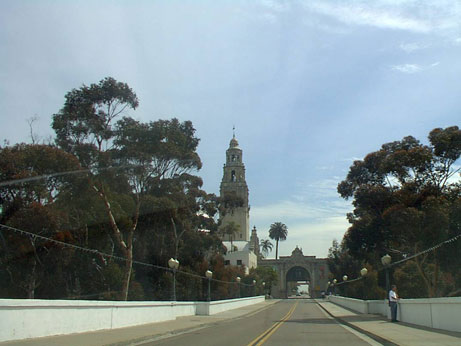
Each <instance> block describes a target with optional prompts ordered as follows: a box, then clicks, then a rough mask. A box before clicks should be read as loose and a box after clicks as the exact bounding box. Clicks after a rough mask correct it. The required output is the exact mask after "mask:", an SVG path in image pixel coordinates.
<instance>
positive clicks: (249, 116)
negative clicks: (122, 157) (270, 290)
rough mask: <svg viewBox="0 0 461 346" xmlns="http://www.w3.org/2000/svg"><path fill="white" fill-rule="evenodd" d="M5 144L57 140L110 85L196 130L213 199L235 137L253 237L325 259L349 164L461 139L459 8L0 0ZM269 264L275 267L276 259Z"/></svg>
mask: <svg viewBox="0 0 461 346" xmlns="http://www.w3.org/2000/svg"><path fill="white" fill-rule="evenodd" d="M0 49H1V54H0V121H1V126H0V141H1V143H2V144H3V143H4V142H5V141H8V142H9V143H10V144H15V143H18V142H30V139H31V137H30V127H29V123H28V122H29V121H30V120H31V119H36V120H34V121H33V126H32V128H33V133H34V136H35V137H36V138H39V139H40V140H41V141H48V140H49V139H50V138H52V137H53V135H54V134H53V131H52V129H51V127H50V125H51V117H52V115H53V114H54V113H57V112H58V111H59V110H60V109H61V107H62V106H63V103H64V95H65V94H66V93H67V92H68V91H70V90H72V89H73V88H79V87H81V86H82V85H83V84H85V85H89V84H91V83H97V82H99V81H100V80H101V79H103V78H105V77H108V76H111V77H113V78H115V79H116V80H118V81H121V82H125V83H127V84H128V85H129V86H130V87H131V88H132V89H133V90H134V91H135V92H136V94H137V95H138V97H139V101H140V105H139V107H138V108H137V109H136V111H133V112H130V113H129V115H130V116H132V117H133V118H135V119H137V120H140V121H145V122H148V121H155V120H157V119H171V118H173V117H176V118H178V119H180V120H181V121H184V120H191V121H192V122H193V124H194V127H195V128H196V130H197V132H196V135H197V137H199V138H200V139H201V141H200V145H199V149H198V151H199V154H200V157H201V159H202V162H203V168H202V169H201V170H200V172H199V173H198V175H200V176H201V177H202V178H203V180H204V189H205V190H206V191H207V192H209V193H216V194H218V193H219V184H220V181H221V179H222V173H223V171H222V167H223V164H224V162H225V151H226V149H227V148H228V146H229V141H230V139H231V138H232V128H233V126H234V125H235V127H236V130H235V131H236V137H237V139H238V141H239V144H240V147H241V148H242V149H243V160H244V163H245V166H246V179H247V183H248V186H249V190H250V204H251V210H250V223H251V227H253V225H255V226H256V228H257V229H258V236H259V238H260V239H261V238H267V237H268V229H269V227H270V225H271V224H272V223H273V222H277V221H280V222H283V223H285V224H286V225H287V227H288V238H287V240H286V241H284V242H281V243H280V244H279V254H280V255H290V254H291V251H292V250H293V249H294V248H295V247H296V246H299V247H301V248H302V250H303V252H304V255H314V256H317V257H325V256H327V254H328V249H329V247H330V246H331V244H332V241H333V239H336V240H338V241H340V240H341V239H342V237H343V235H344V233H345V231H346V230H347V228H348V223H347V221H346V213H348V212H350V211H351V210H352V206H351V204H350V201H345V200H342V199H341V198H340V197H339V195H338V194H337V192H336V187H337V185H338V183H339V182H340V181H341V180H343V179H344V178H345V177H346V175H347V171H348V168H349V166H350V165H351V164H352V162H353V161H354V160H357V159H362V158H363V157H364V156H365V155H366V154H367V153H369V152H372V151H375V150H378V149H379V148H380V147H381V145H382V144H384V143H387V142H390V141H395V140H400V139H402V138H403V137H404V136H407V135H412V136H414V137H416V138H418V139H419V140H421V141H422V142H425V143H426V142H427V135H428V133H429V132H430V131H431V130H432V129H434V128H437V127H442V128H444V127H447V126H453V125H458V126H459V125H460V124H459V123H460V119H461V118H460V110H461V97H460V96H461V83H460V82H459V80H460V78H459V77H460V76H461V62H460V57H461V2H460V1H455V0H450V1H444V0H435V1H431V0H426V1H416V0H414V1H410V0H408V1H405V0H376V1H339V0H338V1H333V0H331V1H325V0H321V1H319V0H306V1H301V0H290V1H276V0H274V1H269V0H259V1H258V0H248V1H239V0H232V1H231V0H228V1H219V0H213V1H211V0H210V1H200V0H196V1H191V0H189V1H185V0H184V1H179V0H164V1H147V0H146V1H136V0H132V1H97V2H95V1H85V0H81V1H71V0H68V1H58V0H54V1H51V0H49V1H45V0H42V1H31V0H27V1H26V0H14V1H8V0H3V1H1V2H0ZM274 255H275V251H273V252H272V253H271V254H270V255H269V257H273V256H274Z"/></svg>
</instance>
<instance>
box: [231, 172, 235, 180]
mask: <svg viewBox="0 0 461 346" xmlns="http://www.w3.org/2000/svg"><path fill="white" fill-rule="evenodd" d="M231 181H232V182H234V181H235V171H232V172H231Z"/></svg>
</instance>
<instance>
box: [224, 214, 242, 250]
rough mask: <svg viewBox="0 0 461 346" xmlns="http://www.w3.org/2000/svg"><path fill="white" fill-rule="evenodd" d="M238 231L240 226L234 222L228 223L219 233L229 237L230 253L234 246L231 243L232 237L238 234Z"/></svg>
mask: <svg viewBox="0 0 461 346" xmlns="http://www.w3.org/2000/svg"><path fill="white" fill-rule="evenodd" d="M239 230H240V225H238V224H236V223H235V222H234V221H231V222H229V223H228V224H227V225H225V226H224V227H223V228H222V229H221V231H222V233H223V234H224V235H228V236H229V240H230V243H231V251H230V252H232V251H233V250H234V245H233V243H232V241H233V239H234V235H235V234H236V233H238V231H239Z"/></svg>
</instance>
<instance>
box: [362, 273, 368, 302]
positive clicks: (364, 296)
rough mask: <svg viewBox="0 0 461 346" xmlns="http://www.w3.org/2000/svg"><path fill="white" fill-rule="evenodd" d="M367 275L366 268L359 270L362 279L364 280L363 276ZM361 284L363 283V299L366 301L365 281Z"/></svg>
mask: <svg viewBox="0 0 461 346" xmlns="http://www.w3.org/2000/svg"><path fill="white" fill-rule="evenodd" d="M367 274H368V269H367V268H365V267H364V268H362V269H361V270H360V275H361V276H362V279H364V278H365V276H367ZM362 282H363V298H364V299H367V294H366V293H365V292H366V288H365V280H362Z"/></svg>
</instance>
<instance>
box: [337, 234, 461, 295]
mask: <svg viewBox="0 0 461 346" xmlns="http://www.w3.org/2000/svg"><path fill="white" fill-rule="evenodd" d="M460 238H461V233H460V234H458V235H456V236H454V237H452V238H450V239H447V240H444V241H442V242H440V243H438V244H436V245H434V246H432V247H430V248H428V249H425V250H423V251H420V252H418V253H415V254H414V255H411V256H410V257H405V258H403V259H401V260H399V261H396V262H392V263H391V264H389V265H388V266H387V267H388V268H390V267H393V266H396V265H398V264H400V263H404V262H406V261H409V260H411V259H413V258H415V257H418V256H421V255H424V254H425V253H428V252H431V251H434V250H436V249H438V248H440V247H442V246H444V245H446V244H449V243H453V242H455V241H457V240H458V239H460ZM385 269H386V268H385V267H382V268H380V269H378V270H376V271H377V272H380V271H383V270H385ZM363 278H364V277H363V276H361V277H358V278H356V279H352V280H347V281H342V282H339V283H337V284H336V286H339V285H342V284H345V283H349V282H354V281H358V280H362V279H363Z"/></svg>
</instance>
